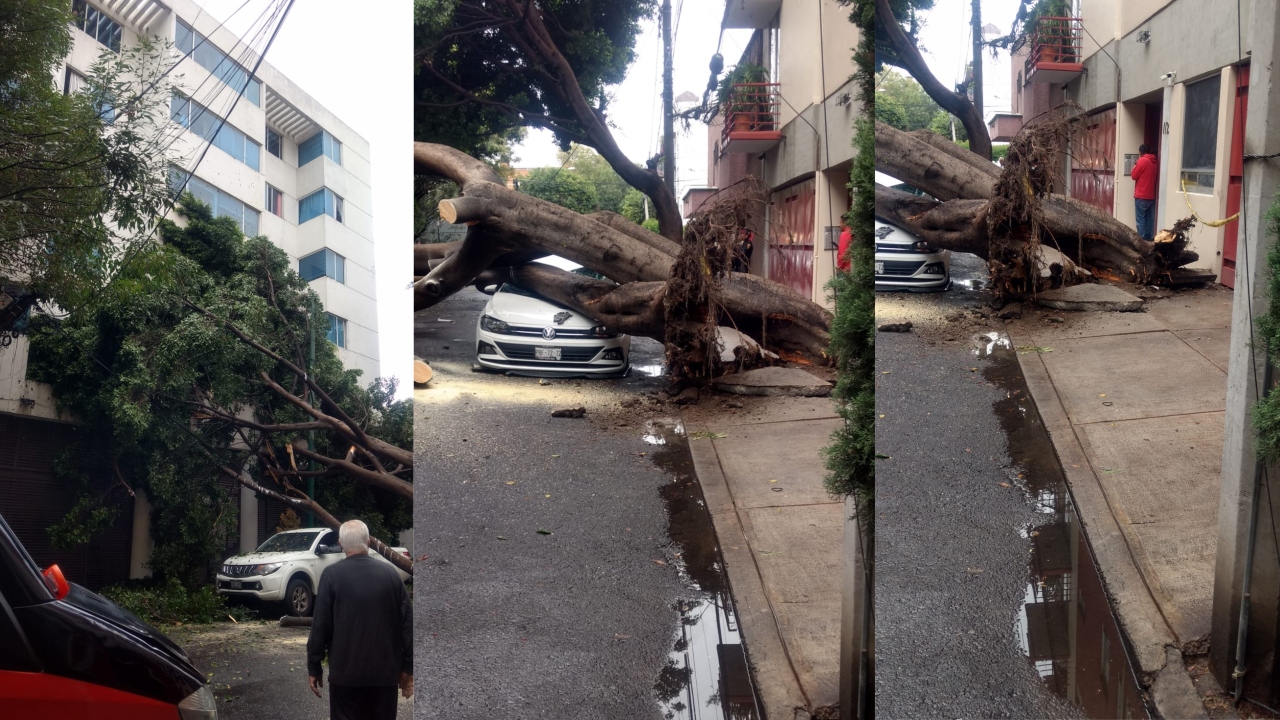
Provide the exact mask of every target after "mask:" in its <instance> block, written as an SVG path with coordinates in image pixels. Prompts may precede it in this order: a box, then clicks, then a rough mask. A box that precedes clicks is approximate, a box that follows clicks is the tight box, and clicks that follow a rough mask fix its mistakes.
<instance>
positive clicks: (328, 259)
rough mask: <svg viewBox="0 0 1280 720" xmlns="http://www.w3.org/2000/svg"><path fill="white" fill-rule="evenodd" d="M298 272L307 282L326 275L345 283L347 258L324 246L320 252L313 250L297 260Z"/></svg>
mask: <svg viewBox="0 0 1280 720" xmlns="http://www.w3.org/2000/svg"><path fill="white" fill-rule="evenodd" d="M298 274H299V275H301V276H302V279H303V280H306V281H307V282H311V281H312V280H315V279H316V278H322V277H328V278H333V279H334V280H337V281H338V282H340V283H342V284H343V285H345V284H346V283H347V259H346V258H344V257H342V256H341V255H339V254H338V253H336V252H334V251H332V250H330V249H329V248H325V249H324V250H321V251H320V252H313V253H311V254H310V255H308V256H306V257H304V258H302V259H300V260H298Z"/></svg>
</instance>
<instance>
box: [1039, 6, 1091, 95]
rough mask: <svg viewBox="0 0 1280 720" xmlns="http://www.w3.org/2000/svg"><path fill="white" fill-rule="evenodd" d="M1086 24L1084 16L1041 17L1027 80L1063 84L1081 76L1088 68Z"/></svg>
mask: <svg viewBox="0 0 1280 720" xmlns="http://www.w3.org/2000/svg"><path fill="white" fill-rule="evenodd" d="M1083 27H1084V26H1083V25H1082V24H1081V22H1080V18H1073V17H1042V18H1040V19H1039V21H1038V22H1037V23H1036V29H1035V30H1034V31H1033V32H1032V33H1031V37H1030V38H1029V41H1028V45H1029V47H1030V48H1031V53H1030V54H1029V55H1027V67H1026V75H1025V77H1026V78H1027V82H1028V83H1033V82H1044V83H1051V84H1053V85H1063V84H1065V83H1069V82H1071V81H1072V80H1075V79H1076V78H1078V77H1080V75H1081V73H1083V72H1084V65H1083V64H1081V61H1082V60H1084V56H1083V53H1082V52H1081V51H1082V50H1083V44H1082V42H1081V35H1083V32H1082V30H1083Z"/></svg>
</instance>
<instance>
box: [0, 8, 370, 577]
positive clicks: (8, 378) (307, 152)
mask: <svg viewBox="0 0 1280 720" xmlns="http://www.w3.org/2000/svg"><path fill="white" fill-rule="evenodd" d="M73 6H74V9H75V11H76V14H77V15H78V16H79V19H78V21H77V22H76V23H75V24H76V28H75V29H73V31H72V34H73V47H72V51H71V53H70V54H69V55H68V56H67V58H66V60H65V63H64V67H63V68H62V70H61V71H60V74H59V77H58V78H57V79H58V81H60V82H61V83H62V84H63V87H64V89H65V90H66V91H67V92H74V91H75V90H76V89H77V88H78V87H79V86H80V84H81V83H83V82H84V77H85V76H86V75H87V74H88V73H89V69H90V68H91V67H92V65H93V64H94V62H95V61H96V60H97V59H98V58H99V57H100V56H101V54H102V53H104V52H119V51H120V50H121V48H127V47H129V46H130V45H131V44H133V43H136V42H137V41H138V38H139V37H160V38H163V39H166V40H168V41H169V42H172V43H173V44H174V45H175V46H176V47H177V50H178V51H179V52H181V53H183V54H184V55H185V57H184V58H183V59H182V60H181V62H180V63H179V64H178V66H177V68H176V69H175V70H174V73H173V75H174V76H175V77H177V78H179V79H178V80H177V81H176V82H175V86H176V90H177V92H178V93H179V94H178V95H175V97H174V98H173V101H172V103H171V106H170V119H171V121H172V122H173V123H176V124H178V125H181V126H183V127H185V131H183V130H180V129H178V128H175V130H176V131H178V132H179V133H180V135H181V137H180V138H179V139H178V141H177V143H176V144H175V146H174V149H175V150H176V152H177V154H178V162H179V163H180V168H179V169H180V170H184V171H190V170H191V169H192V168H194V175H193V176H192V177H191V180H190V181H189V184H188V186H187V189H188V190H190V191H191V192H192V193H193V194H194V195H195V196H196V197H198V198H199V199H201V200H203V201H205V202H206V203H209V204H210V205H211V206H212V207H213V209H214V212H215V213H216V214H219V215H226V216H230V217H233V218H235V219H236V220H237V221H238V222H239V223H240V224H241V227H242V229H243V230H244V231H245V233H246V234H248V235H254V234H261V235H265V236H266V237H267V238H269V239H270V240H271V241H272V242H274V243H275V244H276V245H277V246H279V247H280V248H282V249H283V250H284V251H285V252H286V253H288V255H289V257H290V258H292V259H293V261H294V267H295V269H298V270H299V272H300V273H302V275H303V277H304V278H306V279H307V280H309V281H310V283H311V286H312V287H313V288H314V289H315V290H316V292H317V294H318V295H319V296H320V299H321V301H322V302H323V303H324V309H325V311H326V312H328V313H329V314H330V316H331V318H330V319H331V325H332V327H331V330H330V333H329V340H330V341H331V342H333V343H335V344H336V345H337V346H338V354H339V356H340V357H341V358H342V360H343V362H344V364H345V365H346V366H347V367H349V368H357V369H360V370H362V371H363V373H364V374H363V376H362V381H363V382H364V383H368V382H370V381H372V380H373V379H374V378H376V377H378V376H379V375H380V374H381V373H380V366H379V357H378V323H377V306H376V303H377V297H376V289H375V288H376V283H375V278H374V244H373V221H372V196H371V180H370V178H371V173H370V162H369V143H368V142H367V141H366V140H365V139H364V138H362V137H360V135H358V134H357V133H356V132H355V131H354V130H352V129H351V128H350V127H349V126H348V125H346V124H345V123H344V122H342V120H340V119H339V118H338V117H337V116H335V115H334V114H333V113H332V112H330V111H329V110H327V109H325V108H324V107H322V106H321V105H320V104H319V103H318V102H316V101H315V100H314V99H313V98H312V97H311V96H310V95H308V94H307V93H306V92H305V91H303V90H302V89H301V88H299V87H298V86H297V85H295V84H294V83H293V82H292V81H291V80H289V78H287V77H285V76H284V75H282V74H281V73H280V72H279V71H277V70H276V69H275V68H274V67H272V66H271V64H270V63H267V62H265V61H264V62H262V63H261V65H260V66H258V68H257V70H256V72H253V73H252V75H251V71H252V70H253V68H254V65H255V63H257V60H258V56H257V54H256V53H254V52H253V51H252V50H251V49H250V48H249V46H248V45H246V44H245V42H243V41H242V40H241V39H240V38H238V37H236V36H235V35H234V34H233V33H231V32H230V31H228V30H226V29H225V28H222V27H221V24H220V23H219V21H218V19H217V18H215V17H213V16H212V15H210V14H209V13H208V12H206V11H204V10H203V9H202V8H201V7H200V6H199V5H198V4H197V3H196V2H193V0H164V2H159V1H158V0H74V2H73ZM237 96H239V97H238V99H237ZM224 118H225V121H226V122H225V123H222V120H223V119H224ZM220 126H221V127H220ZM209 141H212V142H211V146H210V147H208V149H207V151H206V149H205V146H206V144H207V143H208V142H209ZM202 152H203V159H200V160H199V164H198V166H197V160H198V159H199V158H200V157H201V154H202ZM174 175H175V177H185V173H177V172H175V173H174ZM27 356H28V342H27V339H26V338H25V337H21V336H20V337H18V338H17V339H15V340H14V341H13V342H12V344H11V345H9V346H8V347H0V510H6V512H5V515H6V518H7V519H8V520H9V522H10V523H11V524H14V525H17V524H27V525H31V530H29V531H28V532H26V533H24V532H23V530H22V529H19V528H17V527H15V530H16V531H18V532H19V534H20V536H22V537H23V538H24V541H25V542H27V543H28V547H29V549H31V550H32V552H33V554H35V555H37V557H38V559H43V558H41V557H40V556H42V555H43V554H44V553H45V551H46V550H47V551H49V552H52V549H51V548H45V547H43V545H47V538H45V537H44V535H45V534H44V532H43V528H44V527H47V526H48V525H50V524H52V523H53V522H56V521H57V520H58V519H59V518H60V517H61V516H62V515H64V514H65V513H66V511H67V509H68V507H64V505H66V502H64V501H67V500H68V498H66V497H59V496H58V494H57V493H56V492H51V491H50V489H49V487H46V489H44V490H41V489H40V488H41V487H44V486H50V487H51V485H50V484H51V483H54V476H53V468H52V464H53V463H52V457H53V455H54V454H55V453H56V452H57V451H58V449H60V447H61V446H62V445H63V444H65V442H66V440H65V435H66V433H63V432H60V428H59V425H58V423H65V422H67V421H69V420H70V418H67V417H60V416H59V414H58V412H57V410H56V408H55V407H54V401H53V397H52V394H51V392H50V389H49V388H48V387H47V386H45V385H42V384H40V383H35V382H32V381H29V380H27V379H26V366H27ZM63 427H65V426H63ZM59 437H63V439H62V440H59V439H58V438H59ZM46 446H47V447H46ZM46 456H47V457H48V460H49V461H48V462H47V463H45V462H42V461H41V460H40V459H39V458H44V457H46ZM228 489H229V490H231V491H233V492H234V489H232V488H228ZM240 495H241V523H240V525H241V532H240V535H239V537H238V538H228V549H229V550H233V549H238V548H241V547H243V546H245V545H256V544H257V542H258V541H259V540H260V537H259V536H260V535H263V534H264V532H265V534H267V535H269V534H270V533H271V530H272V529H273V528H274V527H275V525H276V522H277V518H276V517H274V516H272V517H267V516H268V515H271V510H270V509H269V508H267V507H265V505H266V504H265V503H264V504H263V505H264V507H263V508H261V509H260V508H259V507H258V505H259V503H258V501H257V499H256V498H255V497H253V494H252V493H246V492H242V493H240ZM40 498H44V500H41V499H40ZM28 507H39V508H41V509H40V511H39V512H35V513H28V512H26V509H27V508H28ZM145 511H146V508H145V507H144V506H140V507H139V508H135V522H134V523H133V525H134V526H135V527H134V528H133V529H132V531H131V530H130V529H129V528H128V527H124V528H119V534H120V535H121V537H120V538H119V540H120V541H121V542H123V543H124V547H123V548H122V549H119V550H116V551H113V552H110V553H107V555H106V556H104V557H102V558H100V561H101V562H102V563H104V564H107V565H109V567H106V568H105V569H103V568H99V570H101V574H102V575H103V580H104V581H111V580H114V579H120V578H119V575H120V574H121V573H126V574H127V573H129V556H130V549H129V546H130V545H132V546H133V550H132V555H133V557H134V569H133V574H135V575H136V574H137V573H138V572H139V563H140V558H142V559H145V557H146V554H147V552H146V551H147V550H149V547H148V546H149V542H148V541H147V538H146V533H145V528H146V525H145V523H143V524H141V525H140V523H139V522H137V521H138V520H139V519H141V518H142V517H145V514H141V515H139V513H145ZM14 515H23V517H22V519H21V521H19V520H18V519H16V518H15V517H14ZM117 525H124V526H127V525H129V523H127V522H118V523H117ZM138 531H142V532H141V533H139V532H138ZM30 538H39V539H38V540H36V541H35V542H34V546H33V540H31V539H30ZM59 562H61V563H63V566H64V567H66V566H67V565H66V563H67V561H66V560H59ZM90 565H92V563H90ZM88 571H89V566H86V575H83V576H81V577H87V575H88ZM93 584H99V583H96V582H95V583H93Z"/></svg>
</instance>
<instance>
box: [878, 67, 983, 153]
mask: <svg viewBox="0 0 1280 720" xmlns="http://www.w3.org/2000/svg"><path fill="white" fill-rule="evenodd" d="M875 112H876V120H877V121H879V122H882V123H884V124H886V125H889V126H891V127H895V128H897V129H899V130H902V131H903V132H912V131H914V130H930V131H932V132H935V133H937V134H939V135H941V136H942V137H945V138H947V139H951V118H952V116H951V114H950V113H948V112H947V111H946V110H943V109H942V107H941V106H940V105H938V103H936V102H934V101H933V98H931V97H929V95H928V94H927V93H926V92H925V91H924V88H923V87H921V86H920V83H918V82H916V80H915V78H913V77H911V76H910V75H906V74H904V73H902V72H899V71H897V70H890V69H885V70H882V71H880V72H879V73H877V75H876V102H875ZM956 140H957V141H961V142H968V140H969V136H968V134H966V132H965V129H964V125H963V124H961V123H960V122H959V121H958V120H957V121H956Z"/></svg>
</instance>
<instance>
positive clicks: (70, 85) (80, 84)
mask: <svg viewBox="0 0 1280 720" xmlns="http://www.w3.org/2000/svg"><path fill="white" fill-rule="evenodd" d="M85 82H86V81H85V78H84V76H83V75H81V74H80V73H78V72H76V71H75V70H72V69H71V66H69V65H68V66H67V79H66V82H65V83H64V84H63V86H62V92H63V94H64V95H70V94H72V93H78V92H80V91H81V90H84V86H85Z"/></svg>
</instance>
